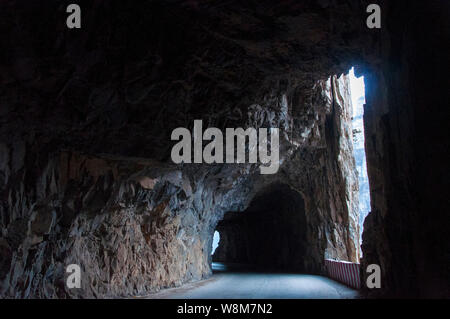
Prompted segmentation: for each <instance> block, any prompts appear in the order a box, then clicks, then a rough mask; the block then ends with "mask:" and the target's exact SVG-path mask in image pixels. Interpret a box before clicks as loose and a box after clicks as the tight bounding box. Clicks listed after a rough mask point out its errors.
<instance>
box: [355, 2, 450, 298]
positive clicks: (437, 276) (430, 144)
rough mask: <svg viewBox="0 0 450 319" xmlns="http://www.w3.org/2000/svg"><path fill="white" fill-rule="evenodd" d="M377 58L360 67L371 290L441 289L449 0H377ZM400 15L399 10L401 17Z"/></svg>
mask: <svg viewBox="0 0 450 319" xmlns="http://www.w3.org/2000/svg"><path fill="white" fill-rule="evenodd" d="M382 7H383V27H382V29H381V31H379V32H376V33H374V41H373V42H371V43H372V44H374V43H375V46H374V47H372V48H368V49H367V50H368V51H372V52H380V56H379V57H380V58H379V59H377V60H372V61H371V62H372V63H371V64H370V66H367V67H365V68H363V69H362V70H361V71H362V72H364V76H365V83H366V105H365V108H364V113H365V114H364V125H365V128H366V132H365V136H366V139H365V141H366V149H367V157H368V158H367V161H368V174H369V182H370V188H371V206H372V212H371V213H370V214H369V215H368V217H367V218H366V220H365V223H364V233H363V246H362V250H363V255H364V257H363V260H362V271H363V272H362V274H361V275H362V278H363V280H364V281H363V287H365V285H364V282H365V278H366V277H367V274H366V273H365V271H364V269H365V268H366V267H367V265H369V264H373V263H375V264H378V265H380V266H381V271H382V276H381V279H382V282H381V289H372V290H367V291H366V292H367V293H368V294H369V296H373V297H376V296H383V297H447V298H448V297H449V296H450V291H449V287H450V268H449V267H450V266H449V261H450V255H449V252H450V247H449V242H450V241H449V240H448V229H449V226H450V224H449V222H450V219H449V216H448V194H446V193H448V189H449V186H450V185H449V179H448V176H449V174H448V160H447V159H448V150H449V141H448V132H447V131H448V118H449V111H448V100H449V97H448V92H449V90H448V78H447V77H448V75H447V74H446V73H445V72H442V70H448V68H449V60H448V47H446V46H447V44H448V39H449V32H450V27H449V19H448V12H449V10H450V7H449V3H448V2H447V1H427V2H424V1H383V2H382ZM399 17H401V18H399Z"/></svg>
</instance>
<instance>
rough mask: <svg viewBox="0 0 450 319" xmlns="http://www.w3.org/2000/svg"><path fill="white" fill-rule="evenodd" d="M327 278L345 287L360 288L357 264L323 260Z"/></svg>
mask: <svg viewBox="0 0 450 319" xmlns="http://www.w3.org/2000/svg"><path fill="white" fill-rule="evenodd" d="M325 266H326V268H327V272H328V276H329V277H330V278H332V279H335V280H337V281H339V282H341V283H343V284H346V285H347V286H350V287H352V288H355V289H359V288H360V286H361V280H360V273H359V264H357V263H351V262H348V261H338V260H332V259H325Z"/></svg>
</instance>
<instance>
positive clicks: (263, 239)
mask: <svg viewBox="0 0 450 319" xmlns="http://www.w3.org/2000/svg"><path fill="white" fill-rule="evenodd" d="M216 230H217V231H218V232H219V233H220V242H219V246H218V248H217V249H216V251H215V252H214V254H213V260H214V261H218V262H224V263H237V264H247V265H256V266H258V267H260V268H266V269H275V270H278V271H280V270H295V271H299V272H305V271H306V269H308V267H310V266H309V265H308V264H307V262H308V261H310V260H311V258H309V257H308V256H307V250H308V249H310V250H313V248H312V247H311V246H313V245H311V244H313V243H311V242H309V241H308V239H307V235H306V230H307V224H306V211H305V203H304V200H303V197H302V195H301V194H300V193H298V192H296V191H294V190H291V189H290V188H289V186H287V185H283V184H274V185H270V186H269V187H268V188H267V189H265V190H263V191H261V192H260V193H259V194H258V195H257V196H255V198H254V199H253V200H252V202H251V203H250V205H249V207H248V208H247V209H246V210H245V211H244V212H236V213H228V214H227V213H225V215H224V219H223V220H221V221H220V222H219V223H218V225H217V227H216ZM310 270H312V269H310Z"/></svg>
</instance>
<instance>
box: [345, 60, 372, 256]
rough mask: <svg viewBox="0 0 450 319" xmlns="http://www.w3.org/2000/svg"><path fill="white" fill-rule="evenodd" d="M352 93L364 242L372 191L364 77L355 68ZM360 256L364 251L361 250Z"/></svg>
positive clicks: (355, 155) (351, 72)
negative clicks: (368, 171) (368, 165)
mask: <svg viewBox="0 0 450 319" xmlns="http://www.w3.org/2000/svg"><path fill="white" fill-rule="evenodd" d="M349 77H350V92H351V98H352V106H353V117H352V126H353V156H354V157H355V164H356V169H357V171H358V183H359V239H360V242H362V232H363V224H364V219H365V218H366V217H367V215H368V214H369V212H370V189H369V179H368V175H367V163H366V150H365V144H364V119H363V117H364V104H365V102H366V100H365V87H364V77H363V76H361V77H356V76H355V72H354V68H351V69H350V72H349ZM360 254H361V255H362V251H361V248H360Z"/></svg>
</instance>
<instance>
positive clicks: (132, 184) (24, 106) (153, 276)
mask: <svg viewBox="0 0 450 319" xmlns="http://www.w3.org/2000/svg"><path fill="white" fill-rule="evenodd" d="M1 6H2V10H0V15H1V19H0V21H1V22H0V28H1V32H0V34H1V35H2V43H4V46H5V47H8V48H9V49H8V50H4V51H3V50H2V52H1V63H0V71H1V72H0V84H1V93H2V94H1V101H0V102H1V108H0V112H1V113H0V114H1V123H2V125H1V126H0V136H1V140H0V142H1V143H0V148H1V153H0V154H1V155H0V156H1V158H0V182H1V189H0V191H1V201H0V213H1V214H0V217H1V220H0V221H1V231H2V232H1V238H0V247H1V248H0V250H1V256H2V258H1V267H0V282H1V291H0V293H1V296H2V297H108V296H123V295H135V294H142V293H147V292H149V291H154V290H157V289H160V288H164V287H168V286H173V285H180V284H182V283H184V282H188V281H190V280H198V279H200V278H204V277H205V276H208V275H209V274H210V272H211V270H210V268H209V267H210V266H209V265H210V259H211V257H210V249H211V241H212V234H213V231H214V228H215V226H216V225H217V223H218V221H219V220H221V219H222V217H223V214H224V213H225V212H227V211H244V210H245V209H246V208H247V207H248V205H249V203H250V202H251V200H252V199H253V198H254V197H255V196H256V195H257V194H258V191H259V190H260V187H264V185H269V184H271V183H275V182H280V181H282V182H283V183H285V184H287V185H289V186H290V187H291V188H293V189H295V190H296V191H298V192H300V193H301V194H302V195H303V197H304V200H305V212H306V220H307V222H306V224H307V231H306V237H307V239H306V241H307V242H308V243H311V245H308V247H307V252H305V254H306V256H308V259H307V260H305V264H304V268H305V269H310V270H311V271H316V272H319V271H321V270H323V259H324V257H337V258H341V259H346V260H351V261H354V260H356V259H357V250H356V249H355V245H357V244H356V243H357V241H353V238H355V239H356V240H357V230H356V226H355V225H354V220H355V215H354V213H355V212H357V210H355V209H354V207H353V206H351V205H350V206H349V204H348V203H349V202H353V201H352V197H353V193H354V192H356V191H357V189H356V188H355V184H354V181H356V178H355V176H354V168H353V164H352V162H351V161H350V157H349V156H351V149H350V147H351V134H350V133H349V132H351V130H350V129H349V128H350V127H349V125H350V124H349V123H350V120H349V118H348V114H350V113H351V112H349V111H348V107H349V106H348V105H346V102H345V101H348V100H349V99H347V98H345V95H346V94H347V93H348V92H346V89H345V85H346V84H345V81H342V82H340V81H338V80H336V79H334V81H333V84H332V85H331V83H330V82H329V81H327V80H326V79H327V78H328V77H329V76H330V74H341V73H342V72H346V71H347V70H348V69H349V68H350V65H351V60H352V59H353V58H355V59H356V58H357V57H358V50H357V49H358V41H359V39H358V37H359V31H358V26H357V24H355V23H352V21H355V19H353V18H354V16H355V15H357V14H355V12H361V10H359V9H360V8H359V4H355V3H354V2H353V1H349V2H342V3H339V4H333V5H332V4H330V3H328V2H326V1H325V2H323V3H322V4H316V3H314V2H304V3H296V2H290V1H288V2H286V3H282V4H280V3H279V2H278V1H273V2H271V1H268V2H261V3H260V4H259V5H256V6H254V5H253V4H247V3H234V4H233V5H229V4H226V5H220V6H219V7H217V6H215V5H214V4H211V3H197V4H196V5H194V4H193V3H192V2H190V1H186V2H183V1H181V2H180V3H172V2H171V1H143V2H140V3H139V5H137V4H136V3H135V2H133V3H131V2H130V3H125V2H123V1H93V2H87V3H86V4H85V5H83V8H84V9H86V10H85V13H86V14H84V15H83V28H82V29H81V30H68V29H67V28H66V27H65V24H64V22H65V18H66V13H65V6H64V5H63V3H62V2H59V1H45V2H43V3H39V4H37V3H35V2H31V3H29V4H27V5H24V4H23V3H21V2H20V1H6V2H2V4H1ZM235 6H236V7H235ZM12 11H13V12H15V14H14V15H12V14H9V12H12ZM43 17H46V19H45V18H43ZM192 21H197V23H192ZM343 21H344V23H343ZM345 21H347V22H345ZM143 30H151V32H150V31H149V32H143ZM72 31H73V32H72ZM194 119H203V121H204V123H205V125H208V126H209V127H212V126H216V127H219V128H221V129H224V128H225V127H249V126H251V127H255V128H259V127H279V128H280V129H281V134H280V139H281V141H280V159H281V162H282V166H281V167H280V171H279V173H278V174H277V175H276V176H271V177H268V176H266V177H262V176H261V175H260V174H259V169H258V168H257V166H255V165H236V166H234V165H179V166H172V165H170V164H167V163H170V159H169V154H170V149H171V146H172V143H170V133H171V131H172V129H173V128H175V127H179V126H182V127H188V128H190V127H192V124H193V120H194ZM341 136H342V137H341ZM105 153H107V154H110V155H105ZM356 219H357V218H356ZM3 257H4V258H3ZM69 263H78V264H80V266H81V267H82V270H83V276H84V277H83V278H84V279H83V280H82V285H83V288H82V289H81V290H69V289H67V288H66V286H65V285H64V277H65V274H64V269H65V267H66V266H67V265H68V264H69Z"/></svg>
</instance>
